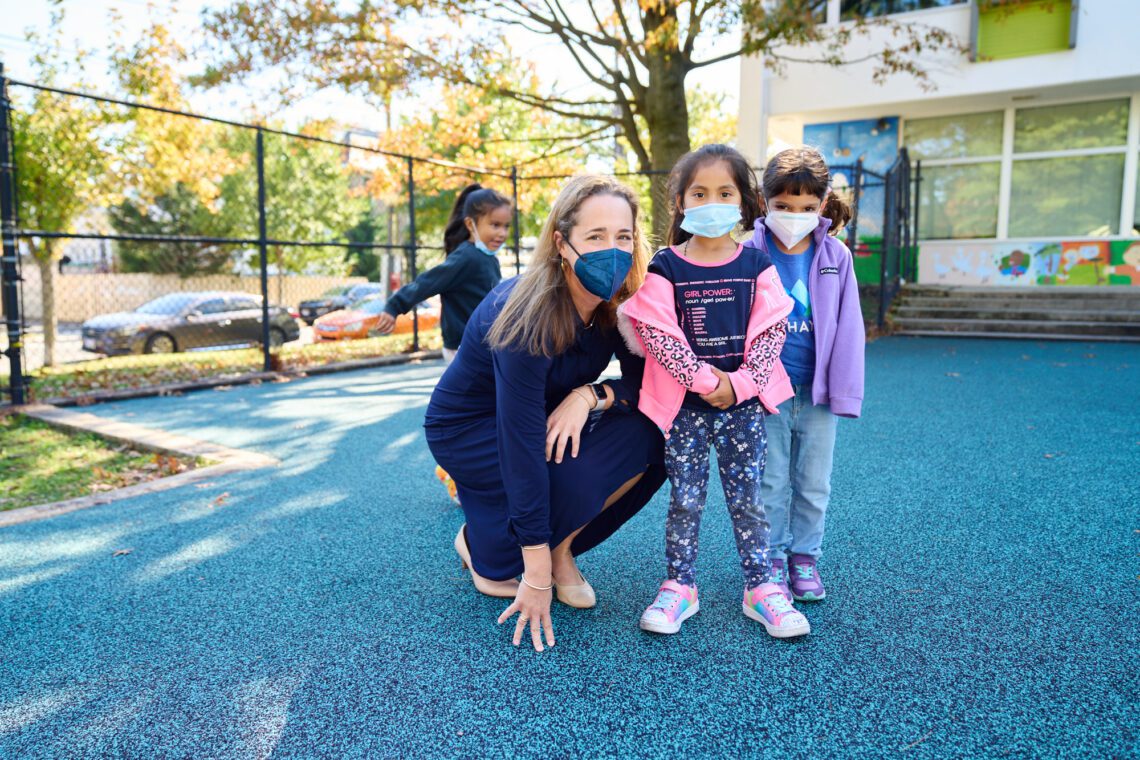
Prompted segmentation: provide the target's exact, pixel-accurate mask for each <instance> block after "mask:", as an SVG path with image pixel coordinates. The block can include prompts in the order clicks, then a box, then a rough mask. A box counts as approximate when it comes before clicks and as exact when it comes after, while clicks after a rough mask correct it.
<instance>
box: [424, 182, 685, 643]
mask: <svg viewBox="0 0 1140 760" xmlns="http://www.w3.org/2000/svg"><path fill="white" fill-rule="evenodd" d="M638 212H639V209H638V201H637V198H636V196H635V195H634V194H633V191H631V190H630V189H629V188H627V187H625V186H624V185H622V184H620V183H618V182H616V181H615V180H613V179H610V178H608V177H596V176H583V177H576V178H574V179H572V180H570V181H569V182H568V183H567V184H566V186H565V187H564V188H563V189H562V192H561V193H560V194H559V195H558V199H557V200H556V201H555V203H554V207H553V209H552V211H551V214H550V218H549V219H548V220H547V222H546V225H545V226H544V227H543V230H542V234H541V235H540V237H539V240H538V244H537V247H536V249H535V253H534V258H533V260H532V261H531V263H530V266H529V267H528V268H527V270H526V272H525V273H524V274H522V275H521V276H520V277H517V278H513V279H510V280H507V281H505V282H503V283H502V284H500V285H499V286H498V287H496V288H495V289H494V290H492V291H491V293H490V294H489V295H488V296H487V297H486V298H485V299H484V300H483V303H482V304H480V306H479V307H478V308H477V309H476V310H475V312H474V314H472V315H471V319H470V321H469V322H468V323H467V329H466V331H465V332H464V335H463V340H462V341H461V342H460V348H459V353H458V354H457V355H456V357H455V361H454V362H453V363H452V364H451V366H450V367H448V368H447V371H446V372H445V373H444V375H443V377H442V378H441V379H440V381H439V384H438V385H437V386H436V389H435V392H434V393H433V394H432V397H431V403H430V404H429V405H428V410H427V416H426V420H425V428H426V431H427V440H428V446H429V447H430V448H431V452H432V454H433V455H434V456H435V459H436V461H437V462H439V464H440V465H441V466H442V467H443V468H444V469H445V470H447V471H448V472H449V473H450V474H451V476H452V477H453V478H454V479H455V483H456V486H457V488H458V491H459V499H460V503H461V505H462V507H463V512H464V514H465V515H466V518H467V524H466V525H464V526H463V528H461V529H460V531H459V535H458V536H456V538H455V549H456V551H457V552H459V555H460V556H461V557H462V558H463V561H464V563H465V564H466V565H467V566H468V567H469V568H470V569H471V577H472V579H473V580H474V582H475V587H476V588H477V589H478V590H479V591H481V592H483V593H484V594H489V595H491V596H501V597H513V598H514V603H513V604H511V606H510V607H508V608H507V610H506V611H505V612H504V613H503V614H502V615H501V616H500V618H499V622H500V623H501V622H503V621H505V620H506V619H508V618H509V617H510V616H511V615H513V614H514V613H515V612H518V613H519V619H518V621H517V623H516V627H515V635H514V643H515V644H516V645H518V644H519V642H520V641H521V638H522V635H523V631H524V630H525V627H526V625H527V624H528V623H529V624H530V626H531V639H532V642H533V644H534V647H535V649H538V650H540V651H541V649H542V648H543V646H542V641H541V631H542V630H544V631H545V634H546V643H547V645H553V644H554V632H553V629H552V628H551V623H550V604H551V591H552V589H557V594H558V599H559V601H561V602H563V603H565V604H568V605H570V606H573V607H592V606H593V605H594V590H593V589H592V588H591V587H590V584H589V583H588V582H587V581H586V579H585V578H584V577H583V576H582V575H581V573H580V572H579V571H578V567H577V565H576V564H575V561H574V557H575V556H576V555H579V554H581V553H582V552H585V551H587V550H589V549H591V548H593V547H595V546H597V545H598V544H599V543H601V542H602V541H604V540H605V539H606V538H608V537H609V536H610V535H612V534H613V532H614V531H616V530H617V529H618V528H619V527H621V525H622V524H623V523H625V521H626V520H628V519H629V518H630V517H632V516H633V515H634V514H636V513H637V511H638V510H640V509H641V508H642V507H643V506H645V504H646V502H648V501H649V499H650V498H651V497H652V496H653V494H654V493H656V492H657V489H658V488H659V487H660V486H661V484H662V483H663V482H664V480H665V469H664V455H663V441H662V437H661V434H660V432H658V430H657V429H656V428H655V427H654V426H653V423H651V422H650V421H649V420H648V419H647V418H645V417H644V416H642V415H641V414H640V413H639V412H638V411H637V400H638V399H637V396H638V390H639V387H640V384H641V375H642V370H643V367H644V363H643V360H642V359H640V358H638V357H635V356H633V355H632V354H631V353H630V352H629V350H628V349H627V348H626V346H625V344H624V343H623V342H622V339H621V336H620V335H619V333H618V330H617V326H616V320H617V317H616V308H617V305H618V304H619V303H621V302H622V301H624V300H625V299H627V298H629V296H630V295H632V294H633V293H634V292H635V291H636V290H637V288H638V287H639V286H640V285H641V282H642V281H643V280H644V278H645V272H646V267H647V263H648V250H647V248H646V242H645V239H644V238H643V236H642V233H641V229H640V227H639V220H638ZM615 355H616V356H617V358H618V360H619V361H620V364H621V370H622V377H621V379H620V380H606V381H604V382H601V383H598V382H597V380H598V377H599V375H601V373H602V372H603V371H604V370H605V368H606V366H607V365H608V364H609V363H610V361H611V360H612V359H613V358H614V356H615ZM519 576H521V579H522V583H521V584H520V583H519V582H518V581H517V580H516V578H518V577H519Z"/></svg>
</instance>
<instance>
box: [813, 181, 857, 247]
mask: <svg viewBox="0 0 1140 760" xmlns="http://www.w3.org/2000/svg"><path fill="white" fill-rule="evenodd" d="M820 215H821V216H825V217H827V218H828V219H830V220H831V227H830V229H828V231H827V234H829V235H831V236H832V237H836V236H838V235H839V232H840V230H842V229H843V228H844V227H846V226H847V223H848V222H850V221H851V206H849V205H847V201H845V200H843V199H842V198H840V197H839V195H838V194H836V192H835V191H834V190H828V192H827V198H826V199H825V200H824V202H823V210H822V211H820Z"/></svg>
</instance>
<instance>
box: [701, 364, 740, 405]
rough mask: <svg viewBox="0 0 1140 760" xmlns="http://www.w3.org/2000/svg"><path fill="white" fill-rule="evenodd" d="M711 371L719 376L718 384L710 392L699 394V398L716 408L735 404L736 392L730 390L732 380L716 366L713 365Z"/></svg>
mask: <svg viewBox="0 0 1140 760" xmlns="http://www.w3.org/2000/svg"><path fill="white" fill-rule="evenodd" d="M712 371H713V372H715V373H716V376H717V377H719V378H720V385H718V386H717V387H716V390H715V391H713V392H712V393H704V394H701V398H702V399H704V400H705V401H706V402H707V403H709V404H712V405H713V406H715V407H716V408H717V409H729V408H731V407H733V406H735V405H736V392H735V391H733V390H732V381H731V380H729V379H728V375H727V374H725V373H724V372H722V371H721V370H719V369H717V368H716V367H713V368H712Z"/></svg>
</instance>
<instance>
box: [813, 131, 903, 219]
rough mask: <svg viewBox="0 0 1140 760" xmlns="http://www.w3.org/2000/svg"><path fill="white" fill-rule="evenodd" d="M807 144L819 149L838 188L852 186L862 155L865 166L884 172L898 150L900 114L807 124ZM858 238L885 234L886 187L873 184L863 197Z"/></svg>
mask: <svg viewBox="0 0 1140 760" xmlns="http://www.w3.org/2000/svg"><path fill="white" fill-rule="evenodd" d="M804 144H805V145H811V146H813V147H815V148H818V149H819V152H820V153H822V154H823V158H824V160H825V161H827V164H828V166H829V167H832V170H833V171H832V184H833V185H834V187H835V188H836V189H837V190H842V189H843V188H846V187H850V185H851V181H852V179H853V178H852V177H850V176H849V175H850V174H851V168H853V167H854V166H855V162H856V161H858V160H859V159H860V158H862V159H863V166H865V167H866V168H868V169H870V170H871V171H873V172H878V173H880V174H881V173H883V172H885V171H886V170H887V169H889V168H890V167H891V164H892V163H894V160H895V157H896V156H897V155H898V152H899V118H898V117H897V116H887V117H884V118H881V119H858V120H855V121H841V122H832V123H830V124H805V125H804ZM859 203H860V207H861V208H860V211H859V238H860V240H862V239H863V238H864V237H865V236H875V235H882V234H883V188H882V187H870V188H867V189H865V190H864V191H863V196H862V198H861V199H860V202H859Z"/></svg>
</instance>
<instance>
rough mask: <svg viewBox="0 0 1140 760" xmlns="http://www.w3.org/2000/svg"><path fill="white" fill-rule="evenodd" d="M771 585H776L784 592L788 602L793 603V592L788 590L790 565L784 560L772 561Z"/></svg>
mask: <svg viewBox="0 0 1140 760" xmlns="http://www.w3.org/2000/svg"><path fill="white" fill-rule="evenodd" d="M768 580H769V582H770V583H775V584H776V585H777V586H779V587H780V590H781V591H783V592H784V596H786V597H787V598H788V601H789V602H790V601H792V591H791V589H789V588H788V565H787V563H786V562H785V561H784V560H782V559H774V560H772V573H771V575H769V576H768Z"/></svg>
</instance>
